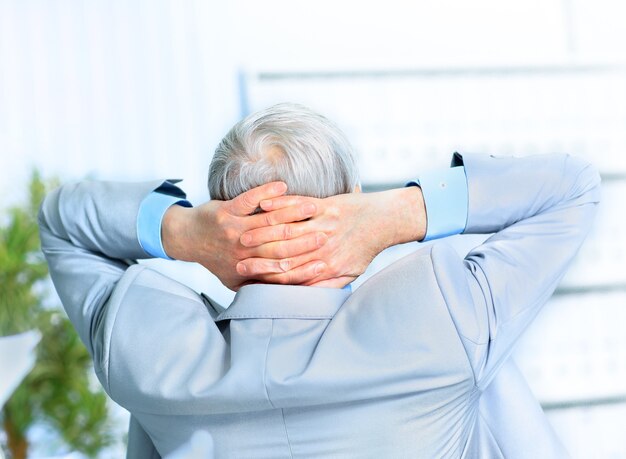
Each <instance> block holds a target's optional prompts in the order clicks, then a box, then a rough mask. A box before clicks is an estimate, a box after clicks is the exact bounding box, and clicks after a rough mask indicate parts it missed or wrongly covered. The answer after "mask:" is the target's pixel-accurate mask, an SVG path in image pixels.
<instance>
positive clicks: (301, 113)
mask: <svg viewBox="0 0 626 459" xmlns="http://www.w3.org/2000/svg"><path fill="white" fill-rule="evenodd" d="M273 181H283V182H285V183H286V184H287V194H291V195H301V196H311V197H316V198H325V197H328V196H333V195H336V194H343V193H351V192H352V191H354V188H355V187H356V186H358V184H359V174H358V169H357V166H356V162H355V158H354V153H353V150H352V147H351V146H350V143H349V142H348V140H347V138H346V136H345V134H344V133H343V132H342V131H341V130H340V129H339V128H338V127H337V126H336V125H335V124H334V123H333V122H331V121H330V120H328V119H327V118H325V117H323V116H322V115H320V114H318V113H315V112H314V111H312V110H310V109H308V108H306V107H304V106H302V105H297V104H290V103H283V104H278V105H274V106H272V107H269V108H267V109H265V110H261V111H259V112H256V113H253V114H251V115H249V116H247V117H246V118H244V119H243V120H241V121H239V122H238V123H237V124H235V125H234V126H233V127H232V129H231V130H230V131H229V132H228V133H227V134H226V136H225V137H224V138H223V139H222V141H221V142H220V143H219V145H218V146H217V149H216V150H215V155H214V156H213V160H212V161H211V166H210V168H209V182H208V185H209V193H210V195H211V199H219V200H229V199H233V198H234V197H236V196H238V195H239V194H241V193H243V192H245V191H248V190H250V189H251V188H254V187H257V186H259V185H263V184H265V183H268V182H273Z"/></svg>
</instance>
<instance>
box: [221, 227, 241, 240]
mask: <svg viewBox="0 0 626 459" xmlns="http://www.w3.org/2000/svg"><path fill="white" fill-rule="evenodd" d="M224 234H225V235H226V238H227V239H228V240H229V241H239V237H240V234H239V231H237V230H236V229H235V228H225V229H224Z"/></svg>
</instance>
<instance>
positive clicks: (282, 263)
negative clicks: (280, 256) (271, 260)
mask: <svg viewBox="0 0 626 459" xmlns="http://www.w3.org/2000/svg"><path fill="white" fill-rule="evenodd" d="M278 264H279V265H280V269H282V270H283V271H285V272H286V271H289V262H288V261H287V260H282V261H280V262H279V263H278Z"/></svg>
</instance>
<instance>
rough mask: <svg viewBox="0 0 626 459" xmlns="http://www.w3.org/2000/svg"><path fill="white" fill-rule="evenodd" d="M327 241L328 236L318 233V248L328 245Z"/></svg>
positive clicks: (316, 238) (316, 237) (316, 239)
mask: <svg viewBox="0 0 626 459" xmlns="http://www.w3.org/2000/svg"><path fill="white" fill-rule="evenodd" d="M326 241H328V236H326V233H317V236H315V242H316V243H317V246H318V247H321V246H323V245H324V244H326Z"/></svg>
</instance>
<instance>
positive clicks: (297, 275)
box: [237, 187, 426, 287]
mask: <svg viewBox="0 0 626 459" xmlns="http://www.w3.org/2000/svg"><path fill="white" fill-rule="evenodd" d="M307 203H312V204H314V205H315V207H316V212H315V213H314V215H313V216H312V218H310V219H308V220H306V221H299V222H296V223H277V224H274V225H272V226H267V227H259V228H255V229H252V230H249V231H246V232H245V233H243V234H242V236H241V243H242V245H244V246H246V247H250V248H253V247H254V248H258V249H259V251H258V254H259V256H260V257H261V258H250V259H246V260H243V261H241V262H239V264H238V265H237V271H238V272H239V273H240V274H241V275H243V274H244V273H245V274H246V275H248V276H256V278H257V279H260V280H262V281H264V282H272V283H285V284H298V283H303V284H305V285H316V286H326V287H342V286H344V285H346V284H348V283H350V282H352V281H353V280H354V279H355V278H356V277H358V276H359V275H361V274H362V273H363V272H364V271H365V269H366V268H367V266H368V265H369V263H370V262H371V261H372V259H373V258H374V257H375V256H376V255H378V253H380V252H381V251H382V250H383V249H385V248H387V247H390V246H392V245H395V244H400V243H403V242H409V241H419V240H422V239H423V238H424V236H425V234H426V209H425V207H424V198H423V195H422V191H421V189H420V188H419V187H408V188H401V189H396V190H389V191H384V192H380V193H351V194H343V195H337V196H332V197H329V198H326V199H315V198H308V197H302V196H280V197H277V198H271V199H267V200H263V201H261V202H260V206H261V208H262V209H263V210H265V211H266V212H276V211H278V210H286V209H290V208H300V207H301V206H303V205H306V204H307ZM319 232H323V233H324V234H326V235H327V237H328V240H327V242H326V243H325V244H322V245H320V247H319V248H317V249H315V250H313V251H311V252H307V253H303V254H299V255H294V256H286V257H282V259H281V260H268V259H269V258H273V257H272V254H276V253H281V254H284V255H285V253H284V252H283V251H282V249H281V247H282V245H283V244H287V243H288V242H289V241H290V240H292V239H295V240H297V239H298V238H301V237H304V235H307V234H316V233H319ZM316 260H320V261H322V262H323V263H324V264H323V265H319V266H318V271H319V272H318V274H317V275H316V276H314V277H312V278H306V276H304V275H303V273H302V272H301V271H300V270H299V268H298V267H300V266H308V265H309V264H310V263H311V262H315V261H316ZM309 274H310V272H309Z"/></svg>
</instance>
